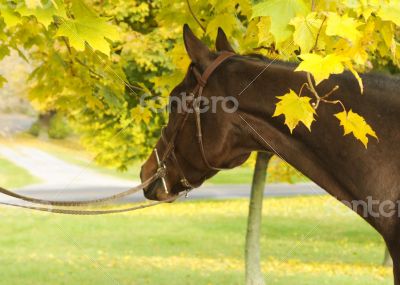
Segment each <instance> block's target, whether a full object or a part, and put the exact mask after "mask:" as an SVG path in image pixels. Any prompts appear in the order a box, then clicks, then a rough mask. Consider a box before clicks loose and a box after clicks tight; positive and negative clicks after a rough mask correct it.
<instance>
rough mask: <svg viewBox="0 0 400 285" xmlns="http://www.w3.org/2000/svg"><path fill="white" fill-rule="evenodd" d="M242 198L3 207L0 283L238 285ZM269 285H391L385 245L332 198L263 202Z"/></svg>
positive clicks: (244, 206)
mask: <svg viewBox="0 0 400 285" xmlns="http://www.w3.org/2000/svg"><path fill="white" fill-rule="evenodd" d="M247 206H248V201H247V200H230V201H194V202H193V201H187V202H184V203H175V204H168V205H161V206H158V207H154V208H150V209H146V210H142V211H137V212H134V213H129V214H119V215H111V216H101V217H100V216H98V217H71V216H61V215H52V214H47V213H35V214H34V213H32V212H30V211H25V210H18V209H10V208H4V207H1V208H0V218H1V221H2V223H1V224H0V233H1V234H0V252H1V254H0V278H1V279H0V280H1V281H0V283H1V284H7V285H14V284H15V285H25V284H26V285H28V284H29V285H42V284H52V285H58V284H85V285H91V284H93V285H94V284H95V285H102V284H107V285H108V284H123V285H125V284H126V285H128V284H129V285H131V284H135V285H137V284H138V285H142V284H149V285H153V284H157V285H163V284H165V285H167V284H168V285H170V284H174V285H187V284H193V285H202V284H204V285H208V284H218V285H220V284H228V285H232V284H243V275H244V272H243V246H244V236H245V230H246V216H247ZM263 219H264V223H263V233H262V241H261V242H262V262H263V271H264V273H265V278H266V280H267V284H271V285H272V284H273V285H278V284H279V285H283V284H285V285H293V284H296V285H314V284H315V285H321V284H329V285H335V284H337V285H389V284H391V279H392V277H391V270H390V269H389V268H384V267H381V266H380V263H381V261H382V259H383V253H384V245H383V242H382V240H381V238H380V237H379V236H378V235H377V234H376V233H375V232H374V231H373V229H372V228H371V227H370V226H368V225H367V224H366V223H365V222H363V221H362V220H361V219H360V218H359V217H357V216H356V215H355V214H353V213H350V212H349V210H347V209H344V207H342V206H340V205H338V202H336V201H335V200H334V199H332V198H329V197H307V198H303V197H298V198H276V199H275V198H274V199H266V200H265V204H264V211H263Z"/></svg>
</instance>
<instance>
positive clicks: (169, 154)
mask: <svg viewBox="0 0 400 285" xmlns="http://www.w3.org/2000/svg"><path fill="white" fill-rule="evenodd" d="M234 55H235V54H234V53H231V52H222V53H221V54H220V55H219V56H218V57H217V58H216V59H215V60H214V61H213V62H212V63H211V64H210V65H209V66H208V67H207V68H206V70H205V71H204V73H203V74H201V73H200V72H199V71H198V70H197V69H196V67H194V66H193V67H192V70H193V73H194V75H195V77H196V80H197V85H196V87H195V88H194V89H193V91H192V94H193V95H194V100H193V101H191V102H190V106H188V107H190V108H191V110H193V111H194V114H195V119H196V137H197V142H198V145H199V148H200V153H201V156H202V159H203V162H204V164H205V165H206V166H207V167H208V168H209V169H212V170H222V168H218V167H214V166H212V165H211V164H210V163H209V161H208V159H207V157H206V153H205V150H204V143H203V135H202V130H201V117H200V107H199V104H200V100H201V97H202V94H203V90H204V88H205V86H206V85H207V81H208V79H209V77H210V76H211V74H212V73H213V72H214V71H215V70H216V69H217V67H218V66H219V65H221V64H222V63H223V62H224V61H225V60H227V59H228V58H230V57H232V56H234ZM189 115H190V112H185V113H184V114H183V118H182V120H181V121H179V122H178V123H179V124H178V123H177V124H176V126H175V128H174V131H173V133H172V135H171V137H170V139H169V140H168V139H167V138H166V137H165V134H164V129H162V132H161V139H162V142H163V143H164V144H165V145H166V150H165V152H164V154H163V156H162V158H161V159H160V157H159V155H158V151H157V149H154V153H155V156H156V159H157V164H158V169H157V171H156V172H155V173H154V174H153V175H152V176H151V177H150V178H149V179H147V180H146V181H145V182H143V183H141V184H139V185H137V186H135V187H133V188H131V189H129V190H126V191H123V192H120V193H117V194H114V195H111V196H108V197H104V198H98V199H93V200H85V201H54V200H45V199H38V198H33V197H29V196H24V195H21V194H17V193H15V192H12V191H10V190H7V189H5V188H1V187H0V193H1V194H4V195H7V196H10V197H13V198H17V199H19V200H22V201H26V202H30V203H33V204H38V205H45V206H47V207H39V206H27V205H19V204H14V203H7V202H0V205H5V206H11V207H18V208H24V209H30V210H36V211H41V212H51V213H57V214H67V215H104V214H113V213H123V212H129V211H134V210H139V209H144V208H148V207H152V206H155V205H158V204H162V203H168V202H172V201H175V200H176V199H179V198H181V197H182V196H186V197H187V196H188V193H189V192H190V191H192V190H193V189H194V188H195V187H194V186H193V184H192V183H190V182H189V180H188V179H187V178H186V176H185V174H184V172H183V169H182V168H181V166H180V164H179V161H178V159H177V157H176V154H175V141H176V138H177V137H178V135H179V133H180V131H181V130H182V129H183V127H184V126H185V124H186V122H187V120H188V118H189ZM169 158H171V159H172V160H173V162H174V164H175V165H176V167H177V169H178V171H179V174H180V176H181V179H180V182H181V184H182V185H183V186H184V188H185V189H186V190H184V191H182V192H180V193H179V194H177V195H176V196H173V197H171V198H169V199H167V200H163V201H155V202H151V203H148V204H142V205H138V206H135V207H128V208H122V209H113V210H78V209H60V208H53V206H56V207H79V206H88V205H94V204H96V205H97V204H102V203H105V202H109V201H114V200H118V199H121V198H123V197H126V196H129V195H132V194H135V193H137V192H139V191H141V190H142V189H144V188H146V187H148V186H149V185H151V184H152V183H153V182H155V181H157V180H158V179H161V181H162V184H163V187H164V190H165V192H166V193H168V188H167V183H166V174H167V167H166V163H165V162H166V160H167V159H169Z"/></svg>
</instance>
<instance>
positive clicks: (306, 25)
mask: <svg viewBox="0 0 400 285" xmlns="http://www.w3.org/2000/svg"><path fill="white" fill-rule="evenodd" d="M290 25H292V26H294V28H295V31H294V34H293V41H294V42H295V44H297V45H298V46H299V47H300V48H301V52H302V53H307V52H309V51H310V50H311V49H312V48H313V47H314V45H315V42H316V39H317V36H318V32H319V30H320V28H321V25H322V20H321V19H318V18H317V13H315V12H313V13H310V14H308V15H307V16H306V17H304V16H299V17H296V18H293V19H292V20H291V21H290ZM318 43H319V46H321V41H318Z"/></svg>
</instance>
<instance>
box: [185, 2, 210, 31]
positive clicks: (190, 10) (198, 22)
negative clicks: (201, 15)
mask: <svg viewBox="0 0 400 285" xmlns="http://www.w3.org/2000/svg"><path fill="white" fill-rule="evenodd" d="M186 3H187V6H188V8H189V12H190V14H191V15H192V17H193V19H194V20H195V21H196V23H197V24H198V25H199V26H200V28H201V29H202V30H203V32H204V33H205V32H206V28H204V26H203V25H202V23H201V22H200V20H199V19H197V17H196V15H195V14H194V12H193V10H192V6H190V2H189V0H186Z"/></svg>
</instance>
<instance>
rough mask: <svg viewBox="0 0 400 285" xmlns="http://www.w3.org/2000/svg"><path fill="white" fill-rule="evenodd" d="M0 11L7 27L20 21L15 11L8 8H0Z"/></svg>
mask: <svg viewBox="0 0 400 285" xmlns="http://www.w3.org/2000/svg"><path fill="white" fill-rule="evenodd" d="M0 13H1V14H0V15H1V17H3V20H4V23H5V24H6V25H7V27H12V26H15V25H18V24H19V23H20V20H21V19H20V17H19V14H18V13H16V12H15V11H14V10H12V9H9V8H2V9H1V11H0Z"/></svg>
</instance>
